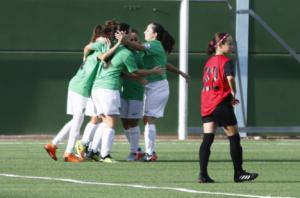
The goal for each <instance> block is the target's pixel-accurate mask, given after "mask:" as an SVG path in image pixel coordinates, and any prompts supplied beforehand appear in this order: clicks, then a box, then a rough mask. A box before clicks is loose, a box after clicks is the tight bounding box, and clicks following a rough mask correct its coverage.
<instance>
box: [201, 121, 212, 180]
mask: <svg viewBox="0 0 300 198" xmlns="http://www.w3.org/2000/svg"><path fill="white" fill-rule="evenodd" d="M202 122H203V139H202V143H201V145H200V148H199V164H200V173H199V177H198V182H199V183H213V182H214V180H213V179H211V178H210V177H209V175H208V171H207V166H208V161H209V157H210V148H211V145H212V143H213V141H214V137H215V131H216V123H215V122H214V119H213V117H212V116H207V117H203V118H202Z"/></svg>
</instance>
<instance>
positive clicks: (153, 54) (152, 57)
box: [143, 40, 167, 82]
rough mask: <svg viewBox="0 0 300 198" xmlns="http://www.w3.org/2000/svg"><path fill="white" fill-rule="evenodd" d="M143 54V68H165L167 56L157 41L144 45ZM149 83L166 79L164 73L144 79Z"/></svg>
mask: <svg viewBox="0 0 300 198" xmlns="http://www.w3.org/2000/svg"><path fill="white" fill-rule="evenodd" d="M144 47H145V51H144V52H145V54H144V57H143V61H144V68H145V69H152V68H153V67H155V66H161V67H163V68H166V64H167V55H166V52H165V50H164V48H163V46H162V44H161V42H160V41H158V40H153V41H148V42H146V43H144ZM146 79H147V80H148V81H149V82H153V81H158V80H165V79H167V75H166V73H164V74H155V75H151V76H149V77H147V78H146Z"/></svg>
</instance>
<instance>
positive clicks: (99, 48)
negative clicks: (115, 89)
mask: <svg viewBox="0 0 300 198" xmlns="http://www.w3.org/2000/svg"><path fill="white" fill-rule="evenodd" d="M107 48H108V46H107V45H105V44H104V43H101V42H95V43H93V44H92V49H93V52H92V53H91V54H90V55H88V56H87V58H86V61H85V62H84V63H83V64H82V65H81V66H80V68H79V70H78V71H77V73H76V74H75V76H74V77H73V78H72V79H71V81H70V82H69V90H70V91H74V92H76V93H78V94H80V95H82V96H85V97H90V95H91V89H92V85H93V82H94V79H95V76H96V74H97V70H98V67H99V61H98V59H97V56H98V55H99V54H101V53H103V52H105V51H107V50H108V49H107Z"/></svg>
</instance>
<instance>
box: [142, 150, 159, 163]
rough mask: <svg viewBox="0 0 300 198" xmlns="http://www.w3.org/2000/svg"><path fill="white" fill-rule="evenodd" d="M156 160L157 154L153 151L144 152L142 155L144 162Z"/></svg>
mask: <svg viewBox="0 0 300 198" xmlns="http://www.w3.org/2000/svg"><path fill="white" fill-rule="evenodd" d="M156 160H157V155H156V153H155V152H153V153H152V155H150V154H148V153H145V155H144V157H143V161H145V162H152V161H156Z"/></svg>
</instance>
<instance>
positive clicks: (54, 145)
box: [44, 120, 72, 160]
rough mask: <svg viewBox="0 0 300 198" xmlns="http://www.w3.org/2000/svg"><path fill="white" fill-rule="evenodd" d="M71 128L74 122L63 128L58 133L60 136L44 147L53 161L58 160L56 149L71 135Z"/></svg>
mask: <svg viewBox="0 0 300 198" xmlns="http://www.w3.org/2000/svg"><path fill="white" fill-rule="evenodd" d="M71 126H72V120H70V121H69V122H67V123H66V124H65V125H64V126H63V128H62V129H61V130H60V131H59V132H58V134H57V135H56V136H55V137H54V138H53V140H52V141H51V142H50V143H47V144H45V145H44V148H45V150H46V151H47V153H48V154H49V156H50V157H51V158H52V159H54V160H57V157H56V149H57V147H58V144H59V143H60V142H61V141H62V140H63V139H64V138H65V137H66V135H67V134H68V133H69V131H70V129H71Z"/></svg>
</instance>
